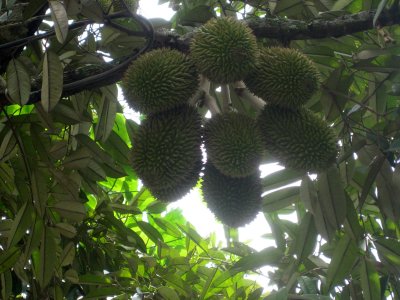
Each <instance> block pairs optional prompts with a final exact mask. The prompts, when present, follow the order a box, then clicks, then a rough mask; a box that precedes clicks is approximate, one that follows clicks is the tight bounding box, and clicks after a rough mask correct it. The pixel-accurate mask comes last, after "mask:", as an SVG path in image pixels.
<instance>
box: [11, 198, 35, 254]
mask: <svg viewBox="0 0 400 300" xmlns="http://www.w3.org/2000/svg"><path fill="white" fill-rule="evenodd" d="M34 217H35V211H34V210H33V207H32V205H31V204H30V203H29V202H25V204H24V205H23V206H22V207H21V208H20V210H19V211H18V213H17V215H16V216H15V219H14V221H13V224H12V227H11V230H10V233H9V239H8V241H7V248H10V247H12V246H14V245H16V244H17V243H18V242H19V241H20V240H21V238H22V237H23V236H24V235H25V234H26V231H27V230H28V229H29V228H30V227H31V226H32V221H33V219H34Z"/></svg>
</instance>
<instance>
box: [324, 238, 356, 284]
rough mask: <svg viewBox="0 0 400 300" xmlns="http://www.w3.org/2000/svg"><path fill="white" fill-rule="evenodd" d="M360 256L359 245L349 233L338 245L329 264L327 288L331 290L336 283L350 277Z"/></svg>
mask: <svg viewBox="0 0 400 300" xmlns="http://www.w3.org/2000/svg"><path fill="white" fill-rule="evenodd" d="M358 257H359V253H358V248H357V245H356V244H355V243H354V241H353V240H352V239H351V238H350V237H349V236H347V235H345V236H343V237H342V238H341V239H340V240H339V243H338V244H337V245H336V247H335V249H334V252H333V257H332V260H331V262H330V264H329V267H328V271H327V278H326V290H327V291H330V290H331V289H332V288H333V287H334V285H335V284H337V283H340V282H343V281H344V279H346V278H348V276H349V272H350V271H351V270H352V269H353V266H354V264H355V263H356V260H357V259H358Z"/></svg>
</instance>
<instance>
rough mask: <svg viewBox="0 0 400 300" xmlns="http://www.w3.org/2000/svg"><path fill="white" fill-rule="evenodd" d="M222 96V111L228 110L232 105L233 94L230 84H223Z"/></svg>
mask: <svg viewBox="0 0 400 300" xmlns="http://www.w3.org/2000/svg"><path fill="white" fill-rule="evenodd" d="M221 98H222V111H223V112H228V111H229V108H230V107H231V106H232V100H231V94H230V91H229V85H227V84H223V85H222V86H221Z"/></svg>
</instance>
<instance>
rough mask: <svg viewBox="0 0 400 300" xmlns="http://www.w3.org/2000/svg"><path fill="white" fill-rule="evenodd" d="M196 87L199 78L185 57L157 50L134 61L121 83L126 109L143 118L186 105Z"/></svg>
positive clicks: (166, 50) (176, 53)
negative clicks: (126, 103) (128, 108)
mask: <svg viewBox="0 0 400 300" xmlns="http://www.w3.org/2000/svg"><path fill="white" fill-rule="evenodd" d="M197 87H198V74H197V70H196V68H195V67H194V65H193V64H192V63H191V62H190V61H189V60H188V59H187V57H186V56H185V55H183V54H182V53H180V52H179V51H176V50H171V49H157V50H153V51H150V52H147V53H146V54H143V55H142V56H140V57H139V58H138V59H137V60H136V61H134V62H133V63H132V64H131V65H130V66H129V68H128V70H127V71H126V73H125V76H124V78H123V79H122V90H123V92H124V95H125V98H126V101H127V102H128V104H129V106H131V107H132V108H133V109H134V110H137V111H139V112H141V113H144V114H151V113H157V112H161V111H164V110H168V109H171V108H174V107H177V106H179V105H182V104H185V103H187V101H188V100H189V98H190V97H191V96H192V95H193V94H194V93H195V92H196V90H197Z"/></svg>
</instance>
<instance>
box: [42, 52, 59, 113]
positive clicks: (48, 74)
mask: <svg viewBox="0 0 400 300" xmlns="http://www.w3.org/2000/svg"><path fill="white" fill-rule="evenodd" d="M62 90H63V67H62V65H61V62H60V59H59V58H58V55H57V54H55V53H53V52H51V51H47V52H46V53H45V55H44V58H43V78H42V94H41V96H42V106H43V108H44V110H45V111H46V112H49V111H51V110H53V108H54V107H55V106H56V104H57V103H58V101H59V100H60V98H61V93H62Z"/></svg>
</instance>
